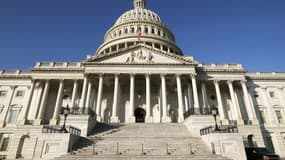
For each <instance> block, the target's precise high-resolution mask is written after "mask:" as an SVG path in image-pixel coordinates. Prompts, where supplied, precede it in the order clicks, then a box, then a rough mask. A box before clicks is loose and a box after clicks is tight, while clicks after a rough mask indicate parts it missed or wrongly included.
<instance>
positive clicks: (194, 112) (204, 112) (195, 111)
mask: <svg viewBox="0 0 285 160" xmlns="http://www.w3.org/2000/svg"><path fill="white" fill-rule="evenodd" d="M211 114H212V113H211V110H210V109H209V108H203V109H200V108H199V109H197V108H195V109H194V108H191V109H189V110H188V111H186V112H185V113H184V119H186V118H188V117H190V116H192V115H211Z"/></svg>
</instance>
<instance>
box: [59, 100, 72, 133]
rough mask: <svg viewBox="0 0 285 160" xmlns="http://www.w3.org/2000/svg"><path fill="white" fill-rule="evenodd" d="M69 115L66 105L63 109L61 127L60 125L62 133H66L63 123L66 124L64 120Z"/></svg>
mask: <svg viewBox="0 0 285 160" xmlns="http://www.w3.org/2000/svg"><path fill="white" fill-rule="evenodd" d="M69 113H70V109H69V106H68V105H67V106H66V107H63V115H64V121H63V125H62V128H61V131H63V132H64V133H68V132H67V130H66V128H65V123H66V118H67V116H68V115H69Z"/></svg>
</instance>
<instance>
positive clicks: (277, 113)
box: [275, 111, 284, 123]
mask: <svg viewBox="0 0 285 160" xmlns="http://www.w3.org/2000/svg"><path fill="white" fill-rule="evenodd" d="M275 113H276V117H277V120H278V123H284V120H283V117H282V114H281V111H275Z"/></svg>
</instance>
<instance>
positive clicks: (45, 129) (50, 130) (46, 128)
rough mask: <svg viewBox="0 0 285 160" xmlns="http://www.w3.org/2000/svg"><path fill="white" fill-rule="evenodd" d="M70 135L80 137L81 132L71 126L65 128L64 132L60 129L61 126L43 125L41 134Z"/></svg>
mask: <svg viewBox="0 0 285 160" xmlns="http://www.w3.org/2000/svg"><path fill="white" fill-rule="evenodd" d="M66 131H67V133H70V134H73V135H77V136H80V135H81V130H80V129H78V128H75V127H73V126H66V130H65V129H64V128H62V127H61V126H48V125H45V126H43V128H42V133H66Z"/></svg>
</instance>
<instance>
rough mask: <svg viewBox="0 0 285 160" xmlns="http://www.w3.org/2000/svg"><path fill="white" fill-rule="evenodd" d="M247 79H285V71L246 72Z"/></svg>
mask: <svg viewBox="0 0 285 160" xmlns="http://www.w3.org/2000/svg"><path fill="white" fill-rule="evenodd" d="M246 77H247V79H249V80H285V73H276V72H272V73H265V72H263V73H262V72H256V73H248V74H246Z"/></svg>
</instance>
